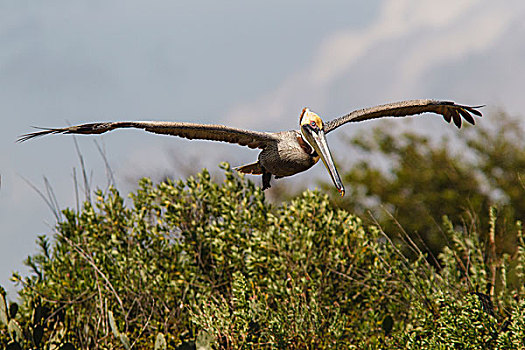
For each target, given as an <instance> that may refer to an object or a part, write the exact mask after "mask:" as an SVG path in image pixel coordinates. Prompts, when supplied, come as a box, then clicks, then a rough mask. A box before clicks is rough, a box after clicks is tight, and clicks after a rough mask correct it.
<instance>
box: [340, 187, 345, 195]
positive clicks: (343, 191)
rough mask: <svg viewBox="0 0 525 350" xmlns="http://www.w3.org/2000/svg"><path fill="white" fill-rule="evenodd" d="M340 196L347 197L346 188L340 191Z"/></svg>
mask: <svg viewBox="0 0 525 350" xmlns="http://www.w3.org/2000/svg"><path fill="white" fill-rule="evenodd" d="M339 194H340V195H341V197H343V196H344V195H345V189H344V188H342V189H340V190H339Z"/></svg>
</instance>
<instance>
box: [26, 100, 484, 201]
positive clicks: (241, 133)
mask: <svg viewBox="0 0 525 350" xmlns="http://www.w3.org/2000/svg"><path fill="white" fill-rule="evenodd" d="M480 107H482V106H474V107H470V106H463V105H457V104H455V103H454V102H449V101H435V100H411V101H403V102H397V103H390V104H386V105H381V106H377V107H372V108H365V109H361V110H356V111H353V112H351V113H349V114H346V115H344V116H342V117H339V118H336V119H333V120H331V121H329V122H326V123H323V121H322V120H321V118H320V117H319V116H318V115H317V114H315V113H314V112H312V111H310V110H309V109H308V108H304V109H303V110H302V112H301V115H300V117H299V126H300V128H299V130H290V131H281V132H275V133H271V132H258V131H250V130H243V129H237V128H232V127H228V126H224V125H209V124H195V123H184V122H162V121H121V122H101V123H90V124H81V125H76V126H70V127H65V128H40V129H42V130H40V131H37V132H33V133H29V134H25V135H22V136H21V137H20V138H19V139H18V141H19V142H23V141H27V140H29V139H32V138H35V137H38V136H43V135H48V134H101V133H104V132H107V131H111V130H114V129H120V128H138V129H144V130H146V131H148V132H153V133H157V134H166V135H174V136H179V137H184V138H188V139H204V140H211V141H223V142H229V143H236V144H239V145H242V146H248V147H250V148H259V149H261V150H262V151H261V153H259V157H258V161H257V162H255V163H252V164H247V165H244V166H240V167H238V168H236V169H237V170H238V171H239V172H242V173H245V174H254V175H257V174H260V175H262V180H263V181H262V182H263V186H262V188H263V190H265V189H267V188H270V181H271V177H272V175H273V176H274V177H275V178H276V179H278V178H282V177H286V176H292V175H295V174H297V173H300V172H303V171H305V170H308V169H310V168H311V167H312V166H313V165H315V164H316V163H317V162H318V161H319V159H321V160H322V161H323V163H324V165H325V167H326V169H327V170H328V173H329V174H330V177H331V178H332V181H333V183H334V185H335V187H336V188H337V190H338V191H339V192H340V194H341V196H343V195H344V193H345V189H344V186H343V183H342V181H341V179H340V177H339V174H338V172H337V169H336V167H335V165H334V161H333V159H332V155H331V153H330V149H329V147H328V143H327V141H326V137H325V135H326V134H328V133H329V132H331V131H332V130H335V129H336V128H338V127H339V126H341V125H343V124H346V123H349V122H358V121H364V120H369V119H375V118H381V117H404V116H409V115H416V114H421V113H425V112H433V113H436V114H440V115H442V116H443V118H444V119H445V121H447V122H449V123H450V122H451V121H453V122H454V124H455V125H456V126H457V127H458V128H460V127H461V122H462V119H464V120H466V121H467V122H469V123H470V124H473V125H474V124H475V121H474V118H473V117H472V114H474V115H476V116H479V117H481V113H480V112H479V111H478V110H477V109H478V108H480Z"/></svg>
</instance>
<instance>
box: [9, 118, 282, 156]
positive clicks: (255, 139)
mask: <svg viewBox="0 0 525 350" xmlns="http://www.w3.org/2000/svg"><path fill="white" fill-rule="evenodd" d="M121 128H137V129H144V130H146V131H149V132H153V133H156V134H165V135H173V136H180V137H184V138H187V139H190V140H191V139H202V140H211V141H223V142H229V143H236V144H239V145H241V146H248V147H250V148H261V149H262V148H264V147H265V146H266V145H267V144H268V143H270V142H275V140H276V138H275V136H274V135H273V134H272V133H266V132H257V131H250V130H242V129H236V128H230V127H227V126H224V125H207V124H194V123H183V122H158V121H143V122H140V121H137V122H105V123H90V124H82V125H76V126H70V127H66V128H57V129H44V128H39V129H42V130H41V131H36V132H32V133H29V134H25V135H22V136H20V138H19V139H18V142H24V141H27V140H30V139H33V138H35V137H39V136H44V135H49V134H102V133H105V132H107V131H111V130H114V129H121Z"/></svg>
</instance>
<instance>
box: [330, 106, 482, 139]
mask: <svg viewBox="0 0 525 350" xmlns="http://www.w3.org/2000/svg"><path fill="white" fill-rule="evenodd" d="M481 107H483V106H474V107H470V106H462V105H457V104H455V103H454V102H450V101H435V100H411V101H403V102H396V103H389V104H386V105H382V106H376V107H372V108H364V109H360V110H357V111H353V112H351V113H349V114H347V115H344V116H342V117H340V118H336V119H334V120H331V121H329V122H326V123H325V124H324V129H325V133H326V134H327V133H329V132H330V131H332V130H334V129H336V128H338V127H340V126H341V125H343V124H346V123H349V122H360V121H363V120H368V119H375V118H382V117H405V116H409V115H414V114H421V113H426V112H432V113H436V114H441V115H442V116H443V118H444V119H445V120H446V121H447V122H449V123H450V122H451V121H452V120H453V121H454V124H456V126H457V127H458V128H461V118H463V119H465V120H466V121H467V122H469V123H470V124H475V122H474V117H472V114H474V115H477V116H478V117H481V112H480V111H478V110H477V109H478V108H481Z"/></svg>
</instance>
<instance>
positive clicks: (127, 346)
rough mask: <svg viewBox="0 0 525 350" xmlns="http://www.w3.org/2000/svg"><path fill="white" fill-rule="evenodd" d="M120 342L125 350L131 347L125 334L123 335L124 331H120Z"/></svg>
mask: <svg viewBox="0 0 525 350" xmlns="http://www.w3.org/2000/svg"><path fill="white" fill-rule="evenodd" d="M120 342H121V343H122V345H124V348H125V349H126V350H129V349H131V344H130V342H129V338H128V336H127V335H125V334H124V333H121V334H120Z"/></svg>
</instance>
